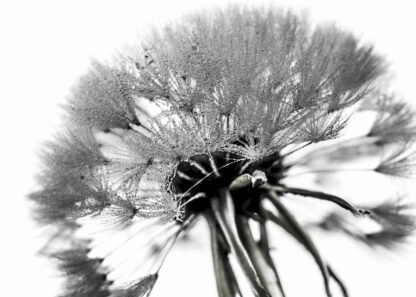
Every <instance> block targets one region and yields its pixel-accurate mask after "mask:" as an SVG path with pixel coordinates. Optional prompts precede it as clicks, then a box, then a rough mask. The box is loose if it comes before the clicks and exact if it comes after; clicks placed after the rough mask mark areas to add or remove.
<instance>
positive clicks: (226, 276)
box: [205, 214, 241, 297]
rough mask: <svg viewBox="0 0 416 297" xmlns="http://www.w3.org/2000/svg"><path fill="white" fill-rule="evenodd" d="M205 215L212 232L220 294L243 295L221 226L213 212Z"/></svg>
mask: <svg viewBox="0 0 416 297" xmlns="http://www.w3.org/2000/svg"><path fill="white" fill-rule="evenodd" d="M205 217H206V219H207V222H208V225H209V229H210V232H211V251H212V259H213V263H214V271H215V278H216V284H217V290H218V296H219V297H233V296H237V294H240V295H241V293H240V290H239V287H238V284H237V280H236V278H235V275H234V273H233V271H232V268H231V265H230V262H229V259H228V250H227V248H226V247H225V246H224V241H223V240H221V237H220V236H221V234H220V232H219V230H218V228H219V227H218V225H217V224H216V222H215V221H214V219H213V218H212V216H211V214H207V215H206V216H205Z"/></svg>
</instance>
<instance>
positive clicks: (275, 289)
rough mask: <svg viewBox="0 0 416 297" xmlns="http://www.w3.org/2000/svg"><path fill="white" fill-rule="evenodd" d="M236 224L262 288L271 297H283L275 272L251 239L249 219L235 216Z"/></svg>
mask: <svg viewBox="0 0 416 297" xmlns="http://www.w3.org/2000/svg"><path fill="white" fill-rule="evenodd" d="M236 223H237V229H238V234H239V236H240V238H241V242H242V243H243V245H244V246H245V248H246V251H247V253H248V255H249V257H250V259H251V261H252V263H253V266H254V267H255V269H256V271H257V272H258V276H259V278H260V280H261V282H262V284H263V286H264V287H265V288H266V289H267V290H268V291H269V293H270V295H271V296H273V297H279V296H284V293H283V291H282V290H281V287H280V286H279V284H280V281H279V278H278V276H277V274H276V273H275V272H276V271H275V270H274V269H273V267H271V266H270V264H269V262H268V261H267V259H266V257H265V256H264V254H263V253H262V251H261V249H260V248H259V246H258V244H257V242H256V241H255V240H254V238H253V234H252V232H251V230H250V225H249V219H248V218H247V217H245V216H242V215H237V216H236Z"/></svg>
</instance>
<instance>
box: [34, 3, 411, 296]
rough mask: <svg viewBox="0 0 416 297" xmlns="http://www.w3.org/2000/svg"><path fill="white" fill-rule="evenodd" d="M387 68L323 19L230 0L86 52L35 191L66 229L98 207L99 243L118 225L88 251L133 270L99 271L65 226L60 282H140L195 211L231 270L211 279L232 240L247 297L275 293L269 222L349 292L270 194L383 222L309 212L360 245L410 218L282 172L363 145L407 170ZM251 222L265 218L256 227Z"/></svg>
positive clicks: (379, 239)
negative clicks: (360, 125) (362, 124)
mask: <svg viewBox="0 0 416 297" xmlns="http://www.w3.org/2000/svg"><path fill="white" fill-rule="evenodd" d="M385 71H386V67H385V63H384V60H383V58H382V57H380V56H379V55H378V54H377V53H375V51H374V50H373V47H372V46H369V45H365V44H362V43H361V42H359V41H358V40H357V39H356V38H355V37H354V36H353V35H352V34H350V33H348V32H345V31H342V30H340V29H338V28H336V27H335V26H316V27H311V26H310V25H309V23H308V21H307V20H306V19H305V18H303V17H302V16H298V15H296V14H293V13H290V12H282V11H279V10H275V9H248V8H239V7H237V6H233V7H230V8H228V9H225V10H217V11H215V12H213V13H201V14H194V15H191V16H188V17H187V18H184V19H182V20H181V21H180V22H177V23H174V24H172V25H170V26H166V27H163V28H160V29H157V30H154V31H153V33H152V34H151V35H150V36H149V37H148V38H147V39H143V40H141V41H140V43H139V44H138V45H137V46H135V47H133V48H131V49H130V50H128V51H126V52H125V53H122V54H120V55H119V56H118V57H117V58H115V59H114V61H112V62H109V63H102V62H99V61H93V62H92V66H91V68H90V70H89V71H88V73H87V74H85V75H84V76H82V77H81V78H80V80H79V82H78V83H77V84H76V85H75V87H74V88H73V90H72V92H71V94H70V95H69V96H68V100H67V104H66V105H65V110H66V112H67V117H66V119H65V120H66V125H67V127H69V128H68V129H67V131H64V132H63V133H61V134H60V135H59V136H58V137H57V138H56V139H55V141H52V142H50V143H48V144H47V146H46V148H45V150H44V153H43V159H44V160H45V162H44V163H45V166H44V170H43V171H42V173H41V174H40V178H39V181H40V186H41V187H40V188H41V189H40V190H39V191H37V192H35V193H33V194H31V198H32V199H33V200H34V201H35V202H36V203H37V214H38V215H37V216H38V219H39V221H42V222H45V223H49V224H52V225H53V224H55V225H58V224H61V223H62V222H66V223H68V224H67V226H70V225H71V224H70V222H71V223H73V224H74V225H71V228H74V229H76V228H82V227H80V226H81V225H82V226H83V225H88V224H89V223H88V220H94V219H98V220H100V222H103V223H104V227H103V229H102V230H101V231H99V232H98V233H100V232H101V233H110V236H109V237H110V239H109V240H107V241H106V240H104V241H106V243H107V245H109V246H111V245H112V240H111V238H112V236H114V237H117V235H115V234H119V235H120V236H123V235H124V236H125V237H126V238H125V240H121V241H122V244H121V246H120V247H113V248H112V249H111V248H110V251H107V253H106V254H105V253H104V254H103V255H102V257H101V258H99V259H109V260H108V262H110V263H111V264H106V265H110V266H111V267H112V268H111V269H110V271H111V272H110V273H109V274H108V275H111V276H113V275H122V276H125V275H127V276H128V277H127V278H128V279H130V280H131V281H130V282H127V283H125V282H122V281H120V279H121V278H120V279H119V278H117V277H114V279H112V280H111V281H108V280H107V279H106V277H107V276H108V275H107V274H103V273H101V272H100V271H101V270H102V269H103V266H105V265H104V264H103V263H102V261H99V260H96V258H92V254H94V253H99V252H97V250H94V249H93V250H89V247H90V246H91V245H92V243H91V242H89V241H85V240H84V239H81V238H74V239H73V240H72V241H73V242H75V243H76V242H78V245H79V246H78V245H76V244H75V246H72V245H71V246H70V247H69V249H68V250H65V251H64V254H61V256H59V257H58V258H62V259H61V260H63V263H64V264H62V265H63V266H62V268H63V270H70V272H69V276H70V277H69V283H68V286H69V287H68V289H67V293H66V295H64V296H95V295H94V294H97V296H119V297H123V296H148V295H149V294H150V292H151V290H152V287H153V285H154V284H155V282H156V279H157V277H158V273H159V270H160V267H161V265H162V264H163V262H164V259H165V257H166V255H167V254H168V252H169V250H170V248H171V246H172V245H173V243H174V242H175V240H176V239H177V238H178V237H179V234H181V233H182V232H184V231H186V230H187V229H188V228H190V227H191V226H192V225H193V223H194V222H195V219H196V218H198V217H201V216H203V217H205V218H206V220H207V222H208V223H209V224H210V231H211V240H212V249H213V260H214V266H215V269H216V273H217V275H223V274H224V273H225V272H224V271H226V272H227V273H228V276H227V277H228V278H229V284H228V285H227V284H224V283H221V281H219V286H220V287H219V291H221V292H236V291H238V282H237V281H236V280H235V275H234V272H233V269H232V267H231V265H230V263H229V259H228V255H229V254H230V253H231V254H233V255H234V256H235V257H236V259H237V260H238V263H239V265H240V268H241V269H242V270H243V271H244V275H245V277H246V281H247V283H248V284H249V286H250V288H251V289H252V290H253V292H254V293H255V295H256V296H265V297H266V296H270V294H272V293H270V292H273V294H275V295H276V294H279V295H277V296H284V293H283V287H282V285H281V284H280V280H279V277H278V273H277V269H276V268H275V266H274V263H273V260H272V259H271V256H270V253H269V250H270V248H269V247H268V236H267V228H266V226H265V223H264V222H266V221H271V222H273V223H275V224H277V225H279V226H280V227H281V228H283V229H284V230H285V231H287V232H288V233H289V234H291V235H292V236H294V237H295V239H296V240H298V241H299V242H300V243H301V244H302V245H304V246H305V247H306V250H307V251H309V252H310V253H311V255H312V256H313V257H314V259H315V260H316V262H317V264H318V266H319V269H320V272H321V274H322V276H323V280H324V285H325V289H326V293H327V296H330V295H331V292H330V288H329V286H328V281H329V279H330V278H333V279H335V280H336V281H337V283H338V284H339V285H340V286H341V287H342V291H345V288H344V287H343V284H342V283H341V282H340V281H339V279H338V278H337V277H336V275H335V274H334V271H333V269H332V268H331V267H330V266H329V265H327V263H325V261H324V259H323V257H322V256H321V255H320V254H319V252H318V251H317V248H316V247H315V245H314V243H313V241H312V240H311V239H310V238H309V236H308V235H307V233H306V231H305V230H304V229H303V226H301V224H300V223H299V222H298V221H297V219H296V218H295V216H293V215H292V214H291V212H290V211H289V210H287V209H286V207H285V205H284V200H283V199H281V198H285V197H286V196H288V197H290V195H297V196H301V197H304V198H313V199H318V200H322V201H326V202H329V203H331V204H333V205H334V206H338V207H341V208H343V209H344V210H347V211H349V212H350V213H352V214H354V215H355V216H357V217H358V216H359V217H362V216H367V217H369V218H370V219H371V220H373V221H375V222H378V223H380V224H381V225H382V227H383V229H382V231H381V233H373V234H370V233H357V232H354V231H353V230H352V229H351V228H348V227H347V226H346V225H348V223H346V222H347V221H345V220H343V219H341V217H340V216H338V215H332V216H331V217H329V219H328V220H327V223H326V224H324V223H322V224H317V226H318V227H321V228H323V229H326V230H333V229H337V230H339V231H342V232H344V233H345V234H347V235H350V236H352V237H354V238H356V239H359V240H360V241H364V242H368V243H369V245H385V246H387V247H392V246H394V244H393V242H395V241H402V238H404V237H406V236H408V235H410V234H411V233H412V230H413V229H414V225H413V223H412V222H413V220H412V218H411V217H410V216H407V215H406V214H402V213H401V212H400V210H401V209H399V208H398V206H397V204H394V203H391V204H389V203H384V204H382V205H379V206H372V207H369V210H366V209H364V208H361V207H358V206H357V205H353V204H351V203H349V202H348V201H346V200H345V199H344V198H343V197H340V196H337V195H335V194H332V193H327V192H324V191H315V190H311V189H307V188H304V186H303V185H300V186H299V187H289V186H288V185H287V180H288V179H290V178H291V169H292V168H294V167H302V166H304V167H308V168H309V169H310V170H311V172H312V173H313V172H314V171H315V173H319V172H321V173H322V172H324V171H330V170H332V169H331V168H327V167H325V166H326V164H329V163H331V164H334V166H338V165H343V164H344V163H352V162H353V161H354V160H356V159H357V158H363V157H369V158H374V157H377V156H379V157H380V160H381V161H380V163H379V164H378V165H377V166H375V167H373V168H366V169H365V170H368V171H371V172H374V173H381V174H383V175H394V176H399V177H403V176H409V175H410V174H411V173H412V169H411V168H412V167H411V165H412V164H411V163H412V162H410V161H411V160H413V159H414V156H413V155H414V154H412V153H411V152H410V148H411V145H412V144H413V143H414V140H415V134H414V131H415V130H414V128H415V124H414V116H413V115H414V112H413V111H411V110H410V109H409V108H408V106H407V105H406V104H405V103H404V102H399V101H397V100H396V99H395V97H394V96H387V95H380V94H382V90H379V89H377V88H376V86H377V84H376V82H377V80H378V79H379V78H380V77H381V76H382V75H383V74H384V73H385ZM363 110H371V111H372V112H374V113H375V121H374V123H373V125H372V127H371V129H370V131H369V132H368V131H366V132H365V133H364V134H363V135H362V136H360V137H357V138H355V139H352V140H351V139H350V140H348V139H347V140H342V139H341V138H342V136H343V133H344V131H345V128H346V126H347V125H348V124H349V121H350V119H351V115H353V114H355V113H360V112H362V111H363ZM395 147H398V149H395ZM308 149H309V151H308ZM305 151H306V153H304V154H303V155H302V154H301V153H302V152H305ZM386 151H390V152H391V153H390V154H388V155H387V157H386V155H385V152H386ZM383 152H384V155H383ZM292 160H294V161H292ZM317 160H319V162H316V161H317ZM321 161H322V162H321ZM315 166H318V168H315ZM333 168H336V167H333ZM340 168H342V167H340ZM335 171H336V170H335ZM339 171H342V170H339ZM265 201H268V202H270V203H269V206H268V207H267V202H265ZM265 205H266V206H265ZM270 205H271V206H270ZM249 221H250V222H251V223H254V224H257V225H258V227H260V229H261V232H260V233H261V236H260V237H261V238H260V241H259V242H257V241H255V240H254V238H253V236H252V230H251V229H252V228H251V227H250V224H249ZM146 222H147V223H146ZM141 224H144V226H145V227H144V228H138V227H137V226H139V225H141ZM63 225H65V224H63ZM75 225H76V227H75ZM136 228H137V229H138V230H136ZM75 237H76V236H75ZM137 238H140V240H136V239H137ZM139 245H140V248H138V246H139ZM80 246H81V248H80ZM128 246H131V250H132V251H131V253H130V254H129V252H124V249H127V248H126V247H128ZM98 250H100V249H98ZM121 251H123V252H121ZM138 251H139V252H141V255H142V256H143V255H145V259H142V258H140V256H138V255H137V254H135V253H137V252H138ZM62 255H64V256H62ZM224 255H225V257H224ZM259 255H260V256H259ZM221 257H223V258H221ZM94 259H95V260H94ZM97 259H98V258H97ZM117 261H118V262H117ZM112 262H114V263H112ZM116 262H117V263H116ZM126 262H131V267H127V268H124V267H126V265H125V263H126ZM65 263H66V264H65ZM68 263H69V264H68ZM264 267H267V269H266V270H267V271H268V272H270V271H271V272H272V273H265V271H264V269H265V268H264ZM84 268H85V269H84ZM100 269H101V270H100ZM139 270H140V271H139ZM141 270H146V272H145V273H144V274H143V273H142V271H141ZM219 270H221V271H219ZM140 273H142V274H140ZM89 274H90V275H91V278H92V279H88V278H87V276H88V275H89ZM102 274H103V275H102ZM143 275H144V276H143ZM95 276H96V277H97V280H96V279H95V278H94V277H95ZM270 278H272V279H271V280H270ZM83 282H85V284H84V283H83ZM76 286H80V290H82V292H81V293H80V291H77V288H76ZM221 286H222V287H221ZM230 286H231V287H230ZM232 286H234V287H232ZM77 294H78V295H77ZM230 294H231V293H230ZM221 296H228V295H221Z"/></svg>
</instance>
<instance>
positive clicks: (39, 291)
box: [0, 0, 416, 297]
mask: <svg viewBox="0 0 416 297" xmlns="http://www.w3.org/2000/svg"><path fill="white" fill-rule="evenodd" d="M229 3H247V4H249V5H269V4H271V3H272V4H273V5H275V6H277V7H280V6H281V7H286V8H288V7H289V8H292V9H293V10H295V11H306V12H308V14H309V16H310V19H311V20H312V22H335V23H336V24H338V25H339V26H340V27H341V28H345V29H347V30H350V31H352V32H354V33H355V34H356V35H357V36H359V37H360V38H361V39H362V40H363V41H364V42H369V43H372V44H374V45H375V49H376V51H377V52H379V53H380V54H383V55H385V56H386V57H387V60H388V61H389V63H390V65H391V72H392V74H393V80H392V83H391V86H392V89H394V90H395V92H396V93H397V94H398V95H399V97H402V98H404V99H406V100H408V101H409V102H411V103H412V104H413V105H414V106H415V107H416V99H415V96H416V95H415V92H414V85H415V82H414V81H415V69H416V40H415V34H414V28H416V18H415V16H414V11H415V10H414V8H413V5H412V4H413V3H412V2H411V1H405V0H403V1H400V0H396V1H359V0H349V1H329V0H328V1H323V0H322V1H321V0H313V1H306V0H305V1H296V0H292V1H259V0H257V1H254V0H253V1H224V0H222V1H220V0H213V1H201V0H176V1H169V0H164V1H162V0H148V1H142V0H136V1H104V0H101V1H85V0H84V1H42V0H38V1H30V0H27V1H1V2H0V41H1V45H0V75H1V83H0V96H1V102H2V103H1V108H0V110H1V112H2V114H1V117H0V120H1V126H0V127H1V128H0V129H1V134H2V137H1V146H0V149H1V154H0V158H1V163H0V173H1V178H0V181H1V190H2V192H1V193H2V195H1V196H2V197H1V204H0V220H1V224H0V227H1V234H2V238H3V239H2V240H1V243H0V251H1V252H0V257H1V260H0V264H1V265H0V280H1V284H2V285H1V288H0V290H1V291H0V295H1V296H33V297H38V296H39V297H52V296H56V292H57V290H58V288H59V282H58V281H57V280H56V278H55V277H54V270H53V269H52V267H51V266H50V265H49V264H48V262H47V261H45V260H44V259H41V258H38V257H36V255H35V254H36V250H37V249H38V248H39V247H40V244H41V240H40V238H39V235H40V234H41V230H39V229H36V228H35V225H34V224H33V222H32V221H31V220H30V217H29V215H30V208H29V204H28V202H27V201H26V200H25V199H26V198H25V196H26V195H27V193H29V192H31V191H32V190H33V189H34V188H35V186H36V185H35V180H34V175H35V174H36V172H37V171H38V168H39V162H38V158H37V151H39V147H40V146H41V142H42V141H43V140H46V139H48V138H50V137H51V136H52V135H53V133H54V131H56V127H57V126H58V125H59V124H60V123H61V116H62V111H61V109H60V107H59V105H60V104H61V103H62V102H63V100H64V98H65V96H66V95H67V94H68V92H69V90H70V88H71V86H72V85H73V84H74V83H75V82H76V80H77V78H78V77H79V76H80V75H81V74H82V73H84V72H85V71H86V69H87V68H88V66H89V64H90V61H91V59H92V58H96V59H99V60H106V59H110V58H111V57H112V55H114V54H116V53H117V51H119V50H120V51H122V50H123V48H125V47H126V46H128V45H131V44H134V43H135V42H136V41H138V40H139V37H138V35H139V34H141V33H144V32H146V28H149V25H159V24H163V23H166V22H169V21H170V20H174V19H176V18H178V17H180V16H181V15H183V14H186V13H189V12H192V11H197V10H200V9H205V8H206V9H208V8H210V7H213V6H216V7H218V6H225V5H227V4H229ZM363 186H364V185H363ZM367 186H368V185H367ZM378 186H379V185H376V184H375V185H373V186H372V187H373V190H374V192H377V188H378ZM411 186H412V185H411ZM413 186H414V185H413ZM356 187H358V188H360V185H359V184H358V185H356ZM413 189H415V190H413V191H412V193H413V194H416V187H413ZM371 190H372V189H371V188H370V192H369V195H371ZM412 201H414V202H416V198H413V200H412ZM206 231H207V230H206V229H205V226H204V224H200V225H199V226H197V228H196V229H195V230H194V231H193V232H192V234H191V237H192V241H191V242H188V243H186V244H185V243H182V244H179V245H177V246H176V247H175V248H174V250H173V251H172V253H171V254H170V255H169V257H168V259H167V261H166V263H165V266H164V268H163V269H162V270H161V276H160V280H159V281H158V283H157V285H156V287H155V289H154V294H152V297H158V296H159V297H164V296H182V297H185V296H201V297H202V296H209V297H211V296H216V291H215V290H216V289H215V285H214V278H213V270H212V267H211V262H210V251H209V242H208V239H209V237H208V233H206ZM317 235H318V236H315V237H314V238H315V239H316V241H317V245H318V246H319V247H320V248H321V250H322V254H323V255H325V257H326V258H327V259H328V260H329V262H330V263H331V264H332V266H333V267H335V268H336V270H337V271H338V274H339V275H340V276H341V277H342V279H343V280H344V281H345V283H346V284H347V286H348V287H349V289H350V293H351V296H352V297H363V296H366V297H373V296H378V297H385V296H401V297H413V296H416V284H415V281H414V277H415V275H416V245H415V244H413V245H409V246H408V247H406V248H404V249H402V250H401V251H399V252H395V253H383V252H381V251H371V250H369V249H366V248H365V247H363V246H361V245H359V244H354V243H351V242H350V241H349V240H347V239H345V238H343V237H341V236H327V235H319V234H317ZM277 240H278V241H279V244H278V247H277V251H276V253H277V255H278V256H279V258H278V263H277V265H278V266H279V268H280V270H281V271H282V278H283V283H284V285H285V287H286V288H287V293H288V296H289V297H290V296H294V297H300V296H323V290H322V284H321V280H320V275H319V273H318V270H317V269H316V268H315V266H314V263H313V260H312V259H311V258H310V257H309V255H307V254H304V253H303V250H302V248H301V247H300V246H298V245H297V244H296V243H295V242H294V241H293V240H286V238H282V240H281V241H280V240H279V239H277ZM283 271H284V272H283Z"/></svg>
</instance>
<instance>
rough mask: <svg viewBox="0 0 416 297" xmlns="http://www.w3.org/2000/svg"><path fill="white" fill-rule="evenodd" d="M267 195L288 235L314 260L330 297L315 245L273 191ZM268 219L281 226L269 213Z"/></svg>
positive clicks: (321, 261)
mask: <svg viewBox="0 0 416 297" xmlns="http://www.w3.org/2000/svg"><path fill="white" fill-rule="evenodd" d="M268 195H269V197H270V199H269V200H270V201H271V202H272V203H273V205H274V206H275V207H276V209H277V210H278V211H279V213H280V214H281V215H282V217H283V218H284V220H285V223H286V224H287V227H289V228H288V231H289V233H291V234H292V235H293V236H294V237H295V238H296V239H298V240H299V242H300V243H302V244H303V245H304V246H305V248H306V249H307V250H308V251H309V252H310V253H311V255H312V256H313V258H314V259H315V262H316V263H317V265H318V267H319V269H320V271H321V273H322V278H323V280H324V285H325V291H326V295H327V296H328V297H331V296H332V294H331V291H330V288H329V273H328V268H327V265H326V264H325V262H324V260H323V259H322V257H321V255H320V254H319V251H318V249H317V248H316V246H315V244H314V243H313V241H312V239H311V238H310V237H309V235H308V234H307V233H306V232H304V231H303V229H302V226H301V225H300V224H299V223H298V222H297V221H296V219H295V218H294V217H293V216H292V214H291V213H290V212H289V211H288V210H287V209H286V207H285V206H284V205H283V204H282V203H281V202H280V199H279V197H278V196H277V194H276V193H274V192H273V191H269V193H268ZM269 218H270V219H271V220H272V221H274V222H276V223H277V224H279V225H280V224H282V222H281V220H279V219H278V218H277V219H276V216H275V215H274V214H273V213H271V212H269ZM281 226H282V225H281Z"/></svg>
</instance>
